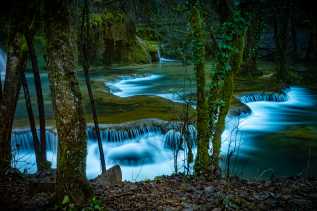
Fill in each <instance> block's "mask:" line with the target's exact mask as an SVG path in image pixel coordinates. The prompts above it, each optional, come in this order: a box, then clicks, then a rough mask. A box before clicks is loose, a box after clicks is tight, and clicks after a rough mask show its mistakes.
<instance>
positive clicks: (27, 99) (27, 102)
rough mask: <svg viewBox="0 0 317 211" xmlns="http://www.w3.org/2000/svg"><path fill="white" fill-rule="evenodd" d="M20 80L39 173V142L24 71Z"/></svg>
mask: <svg viewBox="0 0 317 211" xmlns="http://www.w3.org/2000/svg"><path fill="white" fill-rule="evenodd" d="M20 79H21V84H22V87H23V91H24V98H25V105H26V110H27V112H28V117H29V122H30V128H31V132H32V138H33V146H34V153H35V160H36V166H37V169H38V171H39V170H42V159H41V151H40V142H39V138H38V136H37V132H36V125H35V119H34V113H33V109H32V102H31V97H30V92H29V88H28V84H27V80H26V78H25V73H24V70H21V73H20Z"/></svg>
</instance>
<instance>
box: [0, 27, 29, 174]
mask: <svg viewBox="0 0 317 211" xmlns="http://www.w3.org/2000/svg"><path fill="white" fill-rule="evenodd" d="M25 66H26V51H25V48H24V43H23V36H22V35H21V34H20V33H14V34H13V36H12V37H11V38H10V40H9V44H8V53H7V65H6V77H5V81H4V87H3V93H2V100H1V102H0V168H1V170H5V169H7V168H10V165H11V132H12V125H13V119H14V114H15V110H16V105H17V101H18V96H19V91H20V88H21V82H20V72H21V71H24V70H25Z"/></svg>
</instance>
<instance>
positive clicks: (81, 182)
mask: <svg viewBox="0 0 317 211" xmlns="http://www.w3.org/2000/svg"><path fill="white" fill-rule="evenodd" d="M73 3H74V2H73V1H63V0H55V1H47V2H46V11H48V18H47V20H46V21H47V22H46V24H45V27H46V31H45V32H46V37H47V70H48V76H49V81H50V89H51V93H52V100H53V108H54V112H55V121H56V128H57V133H58V139H59V142H58V155H57V177H56V195H57V200H58V201H61V200H62V199H63V197H64V196H65V195H68V196H69V197H70V199H71V200H72V201H73V202H74V203H75V204H82V203H84V202H85V201H87V200H89V195H90V188H89V186H88V183H87V180H86V173H85V170H86V155H87V139H86V123H85V120H84V118H83V108H82V99H81V93H80V89H79V84H78V80H77V76H76V72H75V55H74V54H75V50H74V49H75V42H74V41H73V36H72V29H71V27H72V25H71V17H72V15H73V14H72V11H74V10H73V8H72V6H73Z"/></svg>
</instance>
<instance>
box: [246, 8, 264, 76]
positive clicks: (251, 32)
mask: <svg viewBox="0 0 317 211" xmlns="http://www.w3.org/2000/svg"><path fill="white" fill-rule="evenodd" d="M257 12H258V11H254V12H253V13H254V14H253V15H252V17H251V18H252V19H251V22H250V24H249V27H248V30H247V34H246V47H245V51H244V58H243V59H244V64H243V73H245V74H248V75H249V76H252V77H253V76H256V75H258V74H259V72H258V69H257V51H258V43H259V41H260V36H261V30H262V29H261V28H262V24H261V17H260V14H257Z"/></svg>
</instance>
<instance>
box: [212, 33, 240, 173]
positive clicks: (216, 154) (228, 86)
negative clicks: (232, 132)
mask: <svg viewBox="0 0 317 211" xmlns="http://www.w3.org/2000/svg"><path fill="white" fill-rule="evenodd" d="M231 45H232V46H233V48H234V49H236V51H235V53H233V54H232V56H231V58H230V65H231V70H230V72H229V73H227V74H226V75H225V78H224V83H223V87H222V88H221V89H220V90H218V91H216V93H214V95H215V96H217V95H218V96H217V97H215V98H216V99H217V100H218V101H219V100H220V101H222V102H223V105H221V106H219V108H218V109H217V111H218V116H217V119H216V120H215V121H216V122H215V123H214V128H212V129H213V130H214V135H213V138H212V146H213V153H212V166H213V174H219V159H220V150H221V135H222V133H223V131H224V129H225V120H226V116H227V114H228V111H229V108H230V104H231V99H232V95H233V89H234V76H235V75H236V74H237V73H238V72H239V71H240V67H241V63H242V60H243V52H244V47H245V33H242V34H241V35H238V36H236V37H234V39H233V41H232V44H231ZM216 68H217V70H216V71H223V67H222V66H221V64H218V65H217V67H216ZM213 100H215V99H213Z"/></svg>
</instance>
